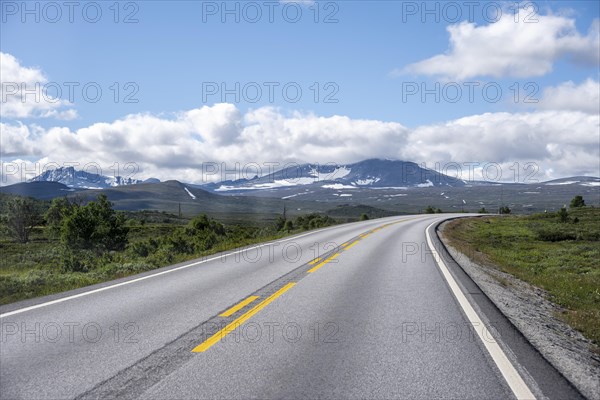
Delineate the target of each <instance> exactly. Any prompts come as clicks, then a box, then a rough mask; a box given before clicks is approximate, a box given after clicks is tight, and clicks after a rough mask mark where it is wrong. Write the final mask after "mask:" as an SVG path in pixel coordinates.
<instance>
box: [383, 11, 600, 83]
mask: <svg viewBox="0 0 600 400" xmlns="http://www.w3.org/2000/svg"><path fill="white" fill-rule="evenodd" d="M533 18H536V19H537V22H532V23H526V22H524V21H523V19H521V20H520V21H518V22H515V20H514V16H513V15H512V14H511V13H509V12H505V13H503V15H502V17H501V18H500V19H499V20H498V21H497V22H495V23H490V24H488V25H485V26H477V25H476V24H475V23H469V22H462V23H459V24H455V25H450V26H448V27H447V30H448V33H449V34H450V43H449V49H448V51H447V52H446V53H445V54H438V55H436V56H433V57H431V58H428V59H426V60H423V61H419V62H417V63H414V64H410V65H408V66H406V67H405V68H403V69H400V70H395V71H393V72H392V74H393V75H402V74H406V73H414V74H423V75H433V76H438V77H441V78H443V79H447V80H465V79H469V78H474V77H494V78H501V77H516V78H527V77H534V76H542V75H545V74H547V73H549V72H550V71H552V68H553V64H554V63H555V62H556V61H557V60H559V59H561V58H567V59H570V60H571V61H573V62H575V63H582V64H591V65H598V63H599V62H600V34H599V28H598V27H599V22H598V20H595V21H594V23H593V24H592V27H591V28H590V30H589V32H588V34H587V35H582V34H580V33H579V32H578V31H577V28H576V26H575V20H574V19H572V18H568V17H566V16H561V15H535V16H534V17H533Z"/></svg>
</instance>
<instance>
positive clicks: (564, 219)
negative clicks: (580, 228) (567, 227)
mask: <svg viewBox="0 0 600 400" xmlns="http://www.w3.org/2000/svg"><path fill="white" fill-rule="evenodd" d="M558 217H559V218H560V222H567V221H568V220H569V213H568V212H567V209H566V208H565V207H562V208H561V209H560V210H559V211H558Z"/></svg>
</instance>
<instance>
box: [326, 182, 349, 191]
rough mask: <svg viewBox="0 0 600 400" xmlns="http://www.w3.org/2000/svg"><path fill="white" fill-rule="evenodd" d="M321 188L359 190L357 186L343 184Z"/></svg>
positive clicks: (333, 184)
mask: <svg viewBox="0 0 600 400" xmlns="http://www.w3.org/2000/svg"><path fill="white" fill-rule="evenodd" d="M321 187H322V188H324V189H335V190H341V189H358V188H357V187H356V186H350V185H343V184H341V183H332V184H330V185H323V186H321Z"/></svg>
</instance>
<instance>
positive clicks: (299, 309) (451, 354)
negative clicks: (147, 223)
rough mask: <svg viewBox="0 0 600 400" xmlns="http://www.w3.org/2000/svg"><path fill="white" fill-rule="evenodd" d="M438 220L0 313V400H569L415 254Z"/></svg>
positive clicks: (344, 233)
mask: <svg viewBox="0 0 600 400" xmlns="http://www.w3.org/2000/svg"><path fill="white" fill-rule="evenodd" d="M448 217H449V215H444V216H435V215H430V216H403V217H393V218H386V219H379V220H372V221H365V222H360V223H354V224H346V225H341V226H335V227H331V228H326V229H322V230H318V231H314V232H308V233H304V234H302V235H297V236H295V237H292V238H287V239H284V240H280V241H277V242H273V243H269V244H265V245H262V246H258V247H256V246H255V247H252V248H249V249H244V250H242V251H237V252H234V253H229V254H225V255H219V256H213V257H211V258H208V259H205V260H197V261H194V262H189V263H185V264H180V265H176V266H172V267H168V268H164V269H161V270H158V271H153V272H151V273H148V274H144V275H140V276H136V277H131V278H127V279H123V280H119V281H116V282H111V283H107V284H103V285H97V286H94V287H92V288H86V289H83V290H78V291H73V292H69V293H65V294H61V295H58V296H52V297H48V298H43V299H36V300H33V301H28V302H22V303H19V304H15V305H10V306H4V307H2V308H0V312H1V313H2V315H1V316H0V323H1V324H2V332H1V333H2V337H1V341H0V345H1V349H0V398H1V399H13V398H14V399H38V398H44V399H58V398H80V399H92V398H119V399H126V398H144V399H209V398H210V399H212V398H226V399H231V398H334V399H341V398H357V399H358V398H360V399H362V398H385V399H390V398H410V399H413V398H423V399H432V398H448V399H467V398H472V399H506V398H514V397H521V398H531V397H534V396H535V397H538V398H540V397H543V396H548V397H550V398H561V397H563V396H569V397H571V396H575V397H576V396H578V394H577V393H576V392H575V391H573V389H572V388H570V386H569V385H568V384H567V383H566V381H561V379H560V377H559V378H556V371H555V370H553V369H552V368H551V367H550V366H549V365H542V364H543V363H544V362H543V361H540V360H538V359H537V358H536V357H538V358H540V357H539V355H537V356H536V355H535V354H536V352H535V350H534V349H531V348H529V347H527V346H528V344H523V343H522V342H520V343H518V345H513V343H511V339H510V337H509V336H510V335H507V332H500V333H498V332H495V331H494V330H493V329H490V328H491V327H490V326H489V325H490V323H489V321H490V316H489V315H484V314H485V313H484V312H483V311H482V310H484V309H485V307H482V306H481V304H479V303H478V302H477V301H475V300H474V299H473V296H471V294H472V293H474V292H472V291H471V290H469V289H468V287H469V286H468V284H465V283H464V282H463V281H464V278H461V277H460V276H459V275H457V273H456V272H453V270H452V268H451V267H450V266H449V265H448V263H445V262H444V257H443V254H442V252H441V250H440V252H439V254H438V252H437V251H434V252H432V251H431V245H433V247H434V249H435V247H436V244H435V233H434V232H433V229H432V228H431V229H430V238H429V240H430V241H432V242H431V243H428V238H427V235H426V230H427V228H428V227H430V226H431V225H432V223H434V222H439V221H441V220H443V219H446V218H448ZM440 256H441V257H440ZM461 280H463V281H461ZM465 288H467V289H465ZM486 321H487V322H486ZM507 338H508V339H507ZM505 339H507V340H505ZM513 339H514V338H513ZM512 341H514V340H512ZM524 346H525V348H524ZM515 349H516V350H515ZM532 360H534V361H532ZM557 386H558V388H557Z"/></svg>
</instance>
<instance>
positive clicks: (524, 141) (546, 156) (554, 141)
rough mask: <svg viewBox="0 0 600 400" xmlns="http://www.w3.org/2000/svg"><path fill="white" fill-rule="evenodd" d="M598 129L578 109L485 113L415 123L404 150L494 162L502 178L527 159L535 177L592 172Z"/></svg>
mask: <svg viewBox="0 0 600 400" xmlns="http://www.w3.org/2000/svg"><path fill="white" fill-rule="evenodd" d="M599 129H600V116H599V115H598V114H587V113H583V112H579V111H537V112H532V113H519V114H512V113H506V112H500V113H485V114H481V115H474V116H469V117H465V118H460V119H457V120H453V121H449V122H446V123H442V124H433V125H427V126H422V127H418V128H417V129H415V130H413V131H412V132H411V135H410V137H409V140H408V142H409V145H408V146H407V147H406V148H405V152H404V155H405V156H409V155H410V156H412V157H413V158H415V159H418V160H424V161H432V162H442V163H444V162H452V161H455V162H456V161H457V162H460V163H466V162H473V163H480V164H481V165H484V164H485V163H497V164H499V165H500V166H502V169H503V171H504V174H503V176H504V178H508V179H512V178H514V173H513V172H510V173H509V172H508V171H510V169H509V167H510V166H511V165H513V164H514V163H515V162H518V163H519V165H520V168H522V167H525V165H526V164H527V163H533V164H534V165H535V167H536V168H539V171H538V172H537V173H536V177H537V178H538V179H540V180H543V179H550V178H557V177H561V176H569V175H595V176H598V175H600V171H599V169H598V168H599V166H598V159H599V158H600V137H599V136H598V131H599ZM523 169H524V168H522V169H521V173H523V172H524V171H523ZM480 177H481V176H480Z"/></svg>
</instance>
